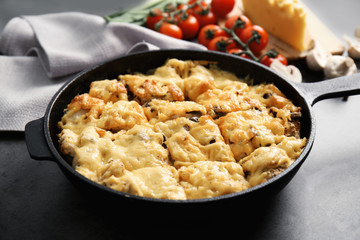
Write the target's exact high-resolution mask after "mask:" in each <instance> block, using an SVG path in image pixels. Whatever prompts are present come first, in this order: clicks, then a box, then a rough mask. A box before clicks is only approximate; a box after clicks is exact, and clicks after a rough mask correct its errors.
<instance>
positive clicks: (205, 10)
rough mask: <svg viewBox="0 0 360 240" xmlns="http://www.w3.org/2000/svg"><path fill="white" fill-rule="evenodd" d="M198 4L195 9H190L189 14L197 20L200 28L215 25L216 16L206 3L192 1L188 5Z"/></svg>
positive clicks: (197, 0)
mask: <svg viewBox="0 0 360 240" xmlns="http://www.w3.org/2000/svg"><path fill="white" fill-rule="evenodd" d="M196 2H198V5H196V6H194V7H193V8H189V10H188V14H191V15H193V16H194V17H196V18H197V20H198V21H199V24H200V28H201V27H203V26H205V25H208V24H215V23H216V16H215V14H214V13H213V12H212V11H211V10H210V6H209V5H208V4H207V3H206V2H205V1H200V0H190V1H189V2H188V4H189V5H192V4H194V3H196Z"/></svg>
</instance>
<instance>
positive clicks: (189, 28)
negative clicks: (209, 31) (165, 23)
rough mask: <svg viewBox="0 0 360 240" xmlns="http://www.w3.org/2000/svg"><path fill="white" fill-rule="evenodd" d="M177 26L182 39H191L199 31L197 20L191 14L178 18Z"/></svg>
mask: <svg viewBox="0 0 360 240" xmlns="http://www.w3.org/2000/svg"><path fill="white" fill-rule="evenodd" d="M178 26H179V27H180V29H181V31H182V33H183V39H187V40H189V39H192V38H194V37H195V36H196V34H197V33H198V31H199V28H200V24H199V21H198V20H197V19H196V17H194V16H193V15H188V16H187V18H186V19H182V18H180V21H179V24H178Z"/></svg>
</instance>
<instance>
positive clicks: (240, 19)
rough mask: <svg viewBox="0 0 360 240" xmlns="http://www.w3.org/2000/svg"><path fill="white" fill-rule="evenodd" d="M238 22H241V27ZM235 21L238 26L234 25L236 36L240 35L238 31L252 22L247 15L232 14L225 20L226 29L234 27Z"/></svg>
mask: <svg viewBox="0 0 360 240" xmlns="http://www.w3.org/2000/svg"><path fill="white" fill-rule="evenodd" d="M237 21H238V22H237ZM240 22H243V25H242V27H241V26H240V25H239V24H240ZM235 23H237V24H238V26H236V27H235V29H234V31H235V34H236V35H237V36H240V33H241V32H242V31H243V30H244V29H245V28H247V27H250V26H252V23H251V21H250V19H249V18H248V17H246V16H245V15H241V16H233V17H230V18H228V19H227V20H226V22H225V27H226V28H227V29H232V28H233V27H234V24H235Z"/></svg>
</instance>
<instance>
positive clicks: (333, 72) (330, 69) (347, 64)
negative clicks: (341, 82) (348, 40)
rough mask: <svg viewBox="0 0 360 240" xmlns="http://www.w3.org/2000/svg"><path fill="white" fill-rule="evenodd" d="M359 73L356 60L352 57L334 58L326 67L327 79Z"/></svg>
mask: <svg viewBox="0 0 360 240" xmlns="http://www.w3.org/2000/svg"><path fill="white" fill-rule="evenodd" d="M356 72H357V68H356V65H355V62H354V60H352V59H351V58H350V57H344V56H337V55H335V56H332V57H331V58H330V59H329V60H328V62H327V63H326V65H325V69H324V74H325V77H326V78H336V77H341V76H346V75H351V74H354V73H356Z"/></svg>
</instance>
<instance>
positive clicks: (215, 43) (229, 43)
mask: <svg viewBox="0 0 360 240" xmlns="http://www.w3.org/2000/svg"><path fill="white" fill-rule="evenodd" d="M207 48H208V49H209V50H212V51H220V52H227V51H229V50H230V49H233V48H237V45H236V43H235V42H234V40H232V39H230V38H228V37H224V36H220V37H215V38H213V39H212V40H211V41H210V42H209V44H208V46H207Z"/></svg>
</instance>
